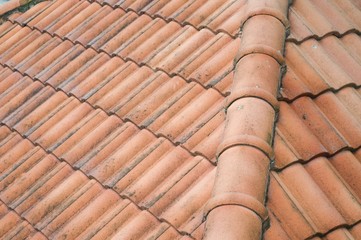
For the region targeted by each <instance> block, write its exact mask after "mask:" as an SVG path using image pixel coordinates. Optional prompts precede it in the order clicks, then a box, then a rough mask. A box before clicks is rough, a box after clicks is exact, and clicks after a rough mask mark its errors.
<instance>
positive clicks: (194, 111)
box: [149, 86, 223, 143]
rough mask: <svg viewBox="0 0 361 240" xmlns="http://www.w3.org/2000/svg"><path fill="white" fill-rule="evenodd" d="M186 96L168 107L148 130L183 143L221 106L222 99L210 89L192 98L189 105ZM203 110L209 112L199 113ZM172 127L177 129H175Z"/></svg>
mask: <svg viewBox="0 0 361 240" xmlns="http://www.w3.org/2000/svg"><path fill="white" fill-rule="evenodd" d="M197 87H198V86H197ZM198 88H200V87H198ZM192 90H193V89H192ZM194 90H195V89H194ZM193 92H195V91H193ZM188 96H189V95H188ZM188 96H187V95H185V96H184V98H183V99H181V100H180V101H178V102H177V103H176V104H174V105H173V106H171V107H169V109H168V110H167V111H165V112H164V113H163V114H162V115H161V116H159V117H158V118H157V119H156V120H155V121H154V122H152V123H151V124H150V125H149V129H151V130H152V131H154V132H157V133H160V134H162V135H164V136H166V137H168V138H170V139H173V140H175V141H176V142H180V143H184V142H185V141H186V140H187V139H188V138H189V137H190V136H191V135H193V134H194V133H195V132H197V131H198V130H199V129H200V128H201V126H202V125H203V124H204V123H206V122H208V121H209V120H210V119H211V118H212V117H213V116H214V115H216V114H217V113H218V112H219V111H220V110H221V108H222V105H223V97H222V96H221V95H220V94H219V93H218V92H216V91H214V90H211V89H209V90H207V91H204V92H203V94H199V95H198V96H197V97H196V98H193V99H192V102H191V104H188V103H189V102H188V101H187V100H188V99H187V98H186V97H188ZM205 99H207V100H205ZM186 104H187V105H186ZM181 107H182V108H181ZM177 108H181V109H180V111H179V113H177V114H176V110H177ZM203 108H208V109H209V111H208V112H207V113H203V112H202V111H201V109H203ZM180 119H182V121H180ZM174 126H177V127H176V128H175V127H174Z"/></svg>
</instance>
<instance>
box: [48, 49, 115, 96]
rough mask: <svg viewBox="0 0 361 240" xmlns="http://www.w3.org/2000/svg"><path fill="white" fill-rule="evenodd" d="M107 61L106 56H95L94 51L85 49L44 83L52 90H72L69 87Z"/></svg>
mask: <svg viewBox="0 0 361 240" xmlns="http://www.w3.org/2000/svg"><path fill="white" fill-rule="evenodd" d="M107 60H109V57H108V56H106V54H97V53H96V52H95V51H94V50H92V49H87V50H86V51H84V52H82V53H81V54H80V55H79V56H77V57H76V58H75V59H73V60H72V61H70V62H69V63H68V64H66V65H65V66H64V67H63V68H62V69H60V70H59V71H58V72H57V73H55V74H54V75H53V76H52V77H50V78H49V79H47V80H46V83H48V84H50V85H51V86H53V87H54V88H61V89H69V88H70V89H72V88H71V86H76V83H78V82H79V80H78V79H82V78H81V77H83V78H84V76H88V75H90V74H91V73H92V72H93V71H94V70H95V69H97V67H99V65H102V64H103V63H104V62H105V61H107ZM68 91H69V90H68ZM68 91H66V92H68Z"/></svg>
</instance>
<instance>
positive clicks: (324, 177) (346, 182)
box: [265, 149, 361, 239]
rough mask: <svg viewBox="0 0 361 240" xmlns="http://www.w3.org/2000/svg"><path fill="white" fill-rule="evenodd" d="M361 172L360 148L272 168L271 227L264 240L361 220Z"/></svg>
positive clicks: (304, 234)
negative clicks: (280, 168)
mask: <svg viewBox="0 0 361 240" xmlns="http://www.w3.org/2000/svg"><path fill="white" fill-rule="evenodd" d="M360 171H361V149H358V150H357V151H355V152H350V151H342V152H340V153H338V154H336V155H334V156H333V157H330V158H328V159H327V158H325V157H318V158H316V159H314V160H312V161H311V162H309V163H306V164H305V165H301V164H299V163H297V164H294V165H291V166H289V167H288V168H286V169H284V170H282V172H274V171H273V172H272V173H271V182H270V191H269V194H268V203H267V207H268V209H269V211H270V218H271V228H270V229H269V230H268V231H266V236H265V239H306V238H307V239H308V238H309V237H311V236H316V235H321V236H322V235H324V234H326V233H328V232H329V231H330V230H331V229H335V228H337V227H345V226H353V225H354V224H355V223H357V222H359V221H360V220H361V208H360V204H361V185H360V184H359V183H360V181H361V177H360V174H359V173H360ZM287 209H289V211H288V210H287ZM338 239H341V238H338ZM350 239H352V238H350ZM356 239H357V238H356Z"/></svg>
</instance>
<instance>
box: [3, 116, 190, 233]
mask: <svg viewBox="0 0 361 240" xmlns="http://www.w3.org/2000/svg"><path fill="white" fill-rule="evenodd" d="M0 126H4V127H6V128H8V129H9V130H10V131H11V132H14V133H16V134H17V135H19V136H20V137H21V138H22V139H24V140H25V139H26V140H28V141H29V142H30V143H31V144H32V145H33V146H35V147H36V146H37V147H39V148H41V149H42V150H43V151H44V152H45V153H46V154H48V155H51V156H53V157H54V158H56V159H57V160H58V161H59V162H63V163H65V164H67V165H68V166H69V167H70V168H71V169H72V170H73V171H79V172H81V173H82V174H83V175H84V176H86V177H87V178H88V179H89V180H92V179H93V180H94V181H96V182H97V183H98V184H100V185H101V186H102V187H103V188H104V189H109V190H111V191H112V192H114V193H115V194H117V195H118V196H119V197H120V198H121V199H127V200H129V201H130V202H131V203H132V204H134V205H135V206H137V208H138V209H139V211H146V212H148V213H149V214H151V215H152V216H153V217H154V218H155V219H157V220H158V221H159V222H160V223H166V224H168V225H169V227H172V228H173V229H174V230H175V231H176V232H177V233H179V234H180V235H181V236H188V237H190V238H192V239H195V238H194V237H193V236H191V235H190V234H188V233H186V232H182V231H179V230H178V228H176V227H174V226H173V225H172V224H171V223H170V222H169V221H167V220H166V219H163V218H159V217H158V216H156V215H155V214H154V213H152V212H151V211H149V209H146V208H141V207H140V206H139V205H138V204H137V203H136V202H134V201H133V200H132V199H131V198H129V197H128V196H125V195H122V194H120V193H118V192H117V191H115V190H114V189H113V188H112V187H107V186H104V185H103V183H101V182H100V181H99V180H98V179H97V178H95V177H92V176H89V175H88V174H86V173H85V172H84V171H83V170H82V169H80V168H74V167H73V166H72V165H71V164H70V163H68V162H67V161H66V160H65V159H62V158H59V157H58V156H56V155H55V154H54V153H52V152H51V151H48V150H46V149H45V148H44V147H43V146H42V145H40V144H38V143H34V142H33V141H32V140H31V139H29V138H28V137H26V136H24V135H23V134H21V133H19V132H18V131H17V130H16V129H14V128H12V127H10V126H8V125H6V124H5V123H3V122H0ZM0 201H1V202H3V201H2V200H1V199H0ZM4 204H5V203H4ZM5 205H6V206H7V207H8V208H9V209H11V208H10V207H9V206H8V205H7V204H5ZM11 210H13V209H11ZM13 211H15V210H13ZM17 215H19V214H17ZM21 219H23V218H22V217H21ZM27 222H28V221H27ZM29 224H30V225H31V226H32V227H33V228H34V229H36V228H35V227H34V226H33V225H32V224H31V223H30V222H29ZM36 230H37V231H39V230H38V229H36ZM40 232H41V231H40ZM41 233H42V232H41ZM44 236H45V235H44Z"/></svg>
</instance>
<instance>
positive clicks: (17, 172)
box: [0, 127, 180, 238]
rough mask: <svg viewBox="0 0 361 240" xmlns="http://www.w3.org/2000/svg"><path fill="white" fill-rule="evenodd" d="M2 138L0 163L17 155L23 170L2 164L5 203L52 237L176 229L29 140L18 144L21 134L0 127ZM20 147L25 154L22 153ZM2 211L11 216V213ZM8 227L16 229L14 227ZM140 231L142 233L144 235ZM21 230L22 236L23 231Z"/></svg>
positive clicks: (158, 232)
mask: <svg viewBox="0 0 361 240" xmlns="http://www.w3.org/2000/svg"><path fill="white" fill-rule="evenodd" d="M0 133H1V144H0V145H1V147H0V150H1V152H2V154H1V156H0V161H1V162H2V163H6V162H8V161H9V160H10V159H9V158H8V157H7V156H9V154H11V152H14V151H15V153H17V154H19V155H12V157H11V161H12V162H13V164H14V165H13V166H17V168H14V167H13V166H7V165H4V164H1V166H3V167H4V168H5V169H3V171H2V174H1V193H0V195H1V199H2V201H3V202H4V203H6V204H7V205H8V206H11V207H12V208H13V209H15V211H16V212H18V213H19V214H20V215H21V217H23V218H24V219H26V220H27V221H29V222H30V223H31V224H32V225H33V226H35V227H36V228H37V229H39V230H41V231H42V232H43V233H44V234H45V235H46V236H48V237H51V238H52V237H61V236H63V237H65V236H67V237H76V236H79V235H81V236H82V237H86V236H88V237H89V236H92V237H95V238H99V237H100V238H101V236H102V235H103V236H104V234H105V236H116V237H118V236H124V237H126V236H132V237H135V236H138V237H141V236H143V237H145V236H148V237H151V236H153V237H156V236H160V235H162V233H163V232H165V231H166V230H167V229H169V228H170V227H169V225H167V224H166V223H161V222H159V220H157V219H156V218H155V217H154V216H153V215H152V214H150V213H149V212H147V211H141V210H139V208H138V207H137V206H136V205H135V204H133V203H132V202H130V201H129V200H124V199H122V198H120V196H119V195H118V194H116V193H115V192H114V191H112V190H106V189H104V187H102V186H101V185H100V184H99V183H98V182H97V181H95V180H90V179H89V178H88V177H87V176H86V175H84V174H83V173H81V172H80V171H74V170H73V169H72V168H71V167H70V166H69V165H68V164H66V163H65V162H60V161H59V160H58V159H56V158H55V157H54V156H53V155H49V154H47V153H46V152H45V151H44V150H43V149H41V148H40V147H36V146H34V145H33V144H32V143H30V142H29V141H28V140H21V141H20V142H19V139H18V140H17V141H14V140H15V139H14V138H20V139H22V138H21V137H20V135H19V134H17V133H15V132H12V131H10V130H9V129H8V128H6V127H0ZM13 139H14V140H13ZM24 144H26V145H24ZM19 147H21V149H22V152H20V151H17V150H16V149H18V148H19ZM7 159H8V160H7ZM24 173H26V174H24ZM1 209H2V210H6V207H5V206H2V207H1ZM89 209H92V210H91V211H89ZM2 215H3V214H2ZM6 217H7V216H6ZM13 217H15V219H14V220H16V218H18V216H17V215H16V214H15V215H14V214H13ZM2 219H4V216H3V217H2ZM19 220H20V219H19ZM19 220H17V221H19ZM7 222H8V224H9V226H10V227H11V226H12V224H11V221H10V222H9V221H7ZM25 223H26V224H27V225H26V224H25V225H24V224H23V225H22V227H24V228H25V227H27V229H28V230H27V231H28V233H27V235H30V234H31V231H32V232H33V233H34V232H35V230H34V229H32V228H31V225H29V224H28V223H27V222H25ZM14 224H15V223H14ZM74 225H76V226H77V228H74ZM139 227H140V228H142V229H143V231H142V232H139V230H138V228H139ZM17 229H19V230H21V228H20V226H19V227H18V228H17ZM6 231H9V230H6ZM13 231H15V230H13ZM22 231H25V230H22ZM169 231H170V229H169ZM8 234H10V233H8ZM24 234H26V233H24ZM167 234H171V235H172V236H173V237H176V238H178V237H179V236H180V235H179V234H178V233H177V232H176V231H174V230H172V231H170V232H169V233H167ZM2 236H4V235H2Z"/></svg>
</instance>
